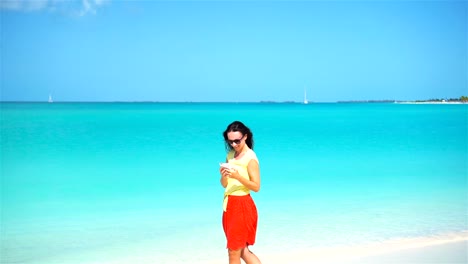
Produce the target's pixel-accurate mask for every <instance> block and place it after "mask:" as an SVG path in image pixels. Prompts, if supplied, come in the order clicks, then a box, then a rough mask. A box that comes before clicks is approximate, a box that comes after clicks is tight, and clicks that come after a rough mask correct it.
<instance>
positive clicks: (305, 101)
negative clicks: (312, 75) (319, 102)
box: [304, 89, 309, 104]
mask: <svg viewBox="0 0 468 264" xmlns="http://www.w3.org/2000/svg"><path fill="white" fill-rule="evenodd" d="M308 103H309V101H307V90H306V89H304V104H308Z"/></svg>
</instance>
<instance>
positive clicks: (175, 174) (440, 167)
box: [0, 103, 468, 264]
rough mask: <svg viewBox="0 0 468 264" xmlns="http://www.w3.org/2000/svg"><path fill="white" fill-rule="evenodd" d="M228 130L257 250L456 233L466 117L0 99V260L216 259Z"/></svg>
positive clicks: (463, 194) (466, 195)
mask: <svg viewBox="0 0 468 264" xmlns="http://www.w3.org/2000/svg"><path fill="white" fill-rule="evenodd" d="M234 120H240V121H242V122H244V123H245V124H246V125H248V126H249V127H250V128H251V129H252V131H253V133H254V142H255V145H254V150H255V152H256V153H257V156H258V158H259V160H260V170H261V181H262V186H261V190H260V192H259V193H253V194H252V195H253V197H254V200H255V202H256V204H257V207H258V210H259V227H258V233H257V244H256V245H255V246H254V248H255V249H257V250H258V252H260V254H261V253H262V252H271V251H275V250H278V249H280V248H282V249H288V248H297V247H301V248H318V247H335V246H343V245H358V244H366V243H373V242H385V241H388V240H391V239H400V238H412V237H435V236H440V235H444V234H452V233H458V232H465V231H467V230H468V182H467V178H468V168H467V164H468V105H413V104H346V103H341V104H331V103H330V104H325V103H324V104H320V103H318V104H308V105H302V104H274V103H272V104H266V103H264V104H260V103H258V104H257V103H63V104H62V103H53V104H42V103H1V153H0V155H1V176H0V177H1V182H0V184H1V188H0V203H1V204H0V205H1V207H0V209H1V212H0V213H1V222H0V247H1V248H0V263H47V264H52V263H208V261H211V260H215V261H216V260H217V261H218V263H219V262H222V261H225V260H226V251H225V247H226V242H225V238H224V234H223V231H222V226H221V215H222V198H223V189H222V187H221V185H220V183H219V178H220V176H219V172H218V169H219V165H218V163H219V162H222V161H223V160H224V159H225V154H226V153H225V149H224V142H223V138H222V132H223V130H224V129H225V128H226V126H227V125H228V124H229V123H230V122H232V121H234Z"/></svg>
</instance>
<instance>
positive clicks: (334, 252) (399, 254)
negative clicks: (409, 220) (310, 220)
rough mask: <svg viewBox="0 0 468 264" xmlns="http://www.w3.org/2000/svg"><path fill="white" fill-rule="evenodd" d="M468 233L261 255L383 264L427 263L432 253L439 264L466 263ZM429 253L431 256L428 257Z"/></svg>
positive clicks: (301, 261) (300, 263)
mask: <svg viewBox="0 0 468 264" xmlns="http://www.w3.org/2000/svg"><path fill="white" fill-rule="evenodd" d="M467 245H468V230H466V231H462V232H459V233H451V234H446V235H441V236H431V237H417V238H402V239H392V240H388V241H384V242H376V243H370V244H363V245H352V246H339V247H323V248H315V249H307V248H301V249H294V250H289V251H288V250H286V251H282V252H281V253H277V252H278V251H270V252H268V253H267V252H261V250H258V255H259V256H260V257H261V259H262V261H265V262H266V263H278V264H279V263H295V264H305V263H310V262H311V261H312V262H316V263H327V264H335V263H340V264H357V263H360V264H361V263H366V264H367V263H368V264H380V263H394V264H396V263H402V264H403V263H405V264H406V263H421V264H422V263H426V262H427V258H428V256H427V255H428V254H429V253H431V254H433V255H434V256H435V258H436V259H438V261H439V262H437V261H435V262H433V261H431V263H441V264H442V263H445V264H446V263H466V258H467V257H466V256H467V252H468V249H467ZM428 252H429V253H428Z"/></svg>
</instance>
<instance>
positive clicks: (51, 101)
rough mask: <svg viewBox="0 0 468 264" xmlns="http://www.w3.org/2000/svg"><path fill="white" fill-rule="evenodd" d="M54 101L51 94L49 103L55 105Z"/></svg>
mask: <svg viewBox="0 0 468 264" xmlns="http://www.w3.org/2000/svg"><path fill="white" fill-rule="evenodd" d="M53 102H54V101H53V100H52V95H50V94H49V103H53Z"/></svg>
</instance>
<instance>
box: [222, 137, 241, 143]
mask: <svg viewBox="0 0 468 264" xmlns="http://www.w3.org/2000/svg"><path fill="white" fill-rule="evenodd" d="M242 139H244V137H241V138H239V139H234V140H229V139H227V140H226V142H227V143H228V144H229V145H232V144H234V143H236V145H239V144H240V143H241V140H242Z"/></svg>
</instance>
